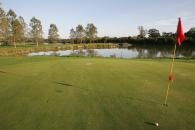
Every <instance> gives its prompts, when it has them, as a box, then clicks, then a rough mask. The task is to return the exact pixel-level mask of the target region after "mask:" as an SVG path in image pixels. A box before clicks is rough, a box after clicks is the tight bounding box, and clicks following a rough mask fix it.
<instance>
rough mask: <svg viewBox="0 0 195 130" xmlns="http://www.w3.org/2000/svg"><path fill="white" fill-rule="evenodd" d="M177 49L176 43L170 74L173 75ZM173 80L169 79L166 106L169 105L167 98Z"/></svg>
mask: <svg viewBox="0 0 195 130" xmlns="http://www.w3.org/2000/svg"><path fill="white" fill-rule="evenodd" d="M176 49H177V44H175V48H174V55H173V61H172V65H171V71H170V74H171V75H172V73H173V67H174V63H175V55H176ZM172 82H173V80H172V79H171V80H169V83H168V87H167V92H166V98H165V103H164V105H165V106H167V99H168V95H169V90H170V86H171V83H172Z"/></svg>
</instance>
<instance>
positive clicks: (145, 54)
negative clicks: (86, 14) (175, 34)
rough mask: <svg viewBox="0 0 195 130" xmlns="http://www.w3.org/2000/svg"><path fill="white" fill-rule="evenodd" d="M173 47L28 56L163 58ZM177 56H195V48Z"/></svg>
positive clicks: (115, 49) (80, 51)
mask: <svg viewBox="0 0 195 130" xmlns="http://www.w3.org/2000/svg"><path fill="white" fill-rule="evenodd" d="M172 55H173V50H172V49H156V48H153V49H141V48H129V49H127V48H114V49H93V50H66V51H56V52H53V51H50V52H37V53H30V54H29V55H28V56H94V57H95V56H98V57H114V58H129V59H131V58H163V57H172ZM176 57H177V58H184V57H189V58H195V50H192V49H189V50H185V51H184V50H177V52H176Z"/></svg>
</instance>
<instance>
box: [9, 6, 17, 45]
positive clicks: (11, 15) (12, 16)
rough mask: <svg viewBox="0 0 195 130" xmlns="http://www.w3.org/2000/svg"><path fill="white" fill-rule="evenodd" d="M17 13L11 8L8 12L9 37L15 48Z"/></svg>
mask: <svg viewBox="0 0 195 130" xmlns="http://www.w3.org/2000/svg"><path fill="white" fill-rule="evenodd" d="M16 17H17V15H16V13H15V12H14V11H13V10H11V9H10V10H9V11H8V13H7V18H8V32H9V33H8V38H9V40H8V41H9V42H10V43H13V44H14V46H15V48H16V43H15V36H14V30H15V29H14V24H15V23H14V22H15V20H16Z"/></svg>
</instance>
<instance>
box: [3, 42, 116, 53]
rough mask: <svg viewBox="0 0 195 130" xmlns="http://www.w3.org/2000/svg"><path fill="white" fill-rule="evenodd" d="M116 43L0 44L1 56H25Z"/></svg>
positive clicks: (98, 47)
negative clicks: (15, 46) (14, 45)
mask: <svg viewBox="0 0 195 130" xmlns="http://www.w3.org/2000/svg"><path fill="white" fill-rule="evenodd" d="M117 47H118V45H116V44H111V43H110V44H103V43H99V44H59V45H58V44H54V45H52V44H51V45H40V46H38V47H37V46H35V45H20V46H17V48H14V47H13V46H0V56H25V55H27V54H29V53H32V52H40V51H43V52H46V51H59V50H77V49H108V48H117Z"/></svg>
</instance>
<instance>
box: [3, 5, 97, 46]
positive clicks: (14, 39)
mask: <svg viewBox="0 0 195 130" xmlns="http://www.w3.org/2000/svg"><path fill="white" fill-rule="evenodd" d="M58 32H59V31H58V28H57V25H56V24H51V25H50V27H49V30H48V38H47V39H44V38H43V26H42V23H41V20H39V19H37V18H36V17H33V18H32V19H31V20H30V23H29V25H28V24H27V23H26V22H25V21H24V18H23V17H22V16H17V14H16V13H15V12H14V11H13V10H12V9H10V10H9V11H8V12H5V11H4V9H3V8H2V7H0V43H1V44H3V45H14V46H15V47H16V45H17V44H24V43H36V45H37V46H38V45H39V43H43V42H49V43H57V42H65V41H66V40H62V39H60V38H59V33H58ZM96 37H97V27H96V26H95V25H94V24H93V23H90V24H88V25H87V26H86V28H84V27H83V26H82V25H78V26H77V27H76V29H73V28H72V29H71V30H70V39H71V42H72V43H83V42H84V41H87V40H88V41H90V43H92V42H94V40H95V38H96Z"/></svg>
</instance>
